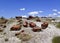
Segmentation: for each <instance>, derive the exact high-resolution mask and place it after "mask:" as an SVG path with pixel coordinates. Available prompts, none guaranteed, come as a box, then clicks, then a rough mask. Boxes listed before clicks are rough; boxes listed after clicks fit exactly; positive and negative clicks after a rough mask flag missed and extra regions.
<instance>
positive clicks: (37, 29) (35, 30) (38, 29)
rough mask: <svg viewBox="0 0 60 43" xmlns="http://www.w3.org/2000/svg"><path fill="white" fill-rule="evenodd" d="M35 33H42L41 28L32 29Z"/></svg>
mask: <svg viewBox="0 0 60 43" xmlns="http://www.w3.org/2000/svg"><path fill="white" fill-rule="evenodd" d="M32 31H33V32H40V31H41V28H40V27H38V26H36V27H33V29H32Z"/></svg>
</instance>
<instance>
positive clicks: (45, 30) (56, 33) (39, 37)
mask: <svg viewBox="0 0 60 43" xmlns="http://www.w3.org/2000/svg"><path fill="white" fill-rule="evenodd" d="M56 37H57V38H56ZM54 38H55V39H54ZM0 43H60V18H52V17H37V16H36V17H33V16H29V17H27V18H26V17H21V16H16V17H15V18H10V19H6V18H4V17H1V18H0Z"/></svg>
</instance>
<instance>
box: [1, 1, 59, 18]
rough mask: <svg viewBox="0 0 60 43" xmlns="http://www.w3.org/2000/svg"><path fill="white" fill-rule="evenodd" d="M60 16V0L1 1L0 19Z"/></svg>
mask: <svg viewBox="0 0 60 43" xmlns="http://www.w3.org/2000/svg"><path fill="white" fill-rule="evenodd" d="M29 15H32V16H59V17H60V0H0V17H1V16H4V17H6V18H10V17H15V16H24V17H26V16H29Z"/></svg>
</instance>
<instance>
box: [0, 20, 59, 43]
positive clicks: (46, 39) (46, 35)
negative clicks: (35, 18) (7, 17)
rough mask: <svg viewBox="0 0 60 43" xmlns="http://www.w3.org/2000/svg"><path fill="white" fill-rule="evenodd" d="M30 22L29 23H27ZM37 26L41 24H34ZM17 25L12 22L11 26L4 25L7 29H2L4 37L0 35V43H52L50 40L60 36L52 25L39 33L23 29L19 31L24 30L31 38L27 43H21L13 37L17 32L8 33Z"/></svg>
mask: <svg viewBox="0 0 60 43" xmlns="http://www.w3.org/2000/svg"><path fill="white" fill-rule="evenodd" d="M29 22H30V21H29ZM34 23H36V25H37V26H40V25H41V23H42V22H34ZM14 24H17V22H13V23H11V24H6V25H7V27H6V28H5V29H4V32H5V33H6V34H5V35H4V34H3V33H4V32H3V33H2V34H0V43H52V38H53V37H55V36H60V29H57V28H56V27H55V26H54V25H52V24H49V26H48V27H47V29H44V30H42V31H40V32H33V31H31V29H32V28H30V27H28V28H25V27H23V28H22V29H21V30H23V29H24V30H25V32H27V33H29V34H31V35H32V36H33V37H32V38H31V39H30V40H29V41H21V40H20V39H19V38H17V37H16V36H15V33H17V32H19V31H10V28H11V27H12V26H13V25H14ZM5 38H8V39H9V40H8V41H7V42H6V41H5V40H4V39H5Z"/></svg>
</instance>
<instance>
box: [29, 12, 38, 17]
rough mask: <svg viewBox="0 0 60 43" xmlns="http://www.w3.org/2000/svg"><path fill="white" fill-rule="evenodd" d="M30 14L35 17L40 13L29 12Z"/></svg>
mask: <svg viewBox="0 0 60 43" xmlns="http://www.w3.org/2000/svg"><path fill="white" fill-rule="evenodd" d="M28 14H29V15H32V16H34V15H37V14H39V12H38V11H33V12H29V13H28Z"/></svg>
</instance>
